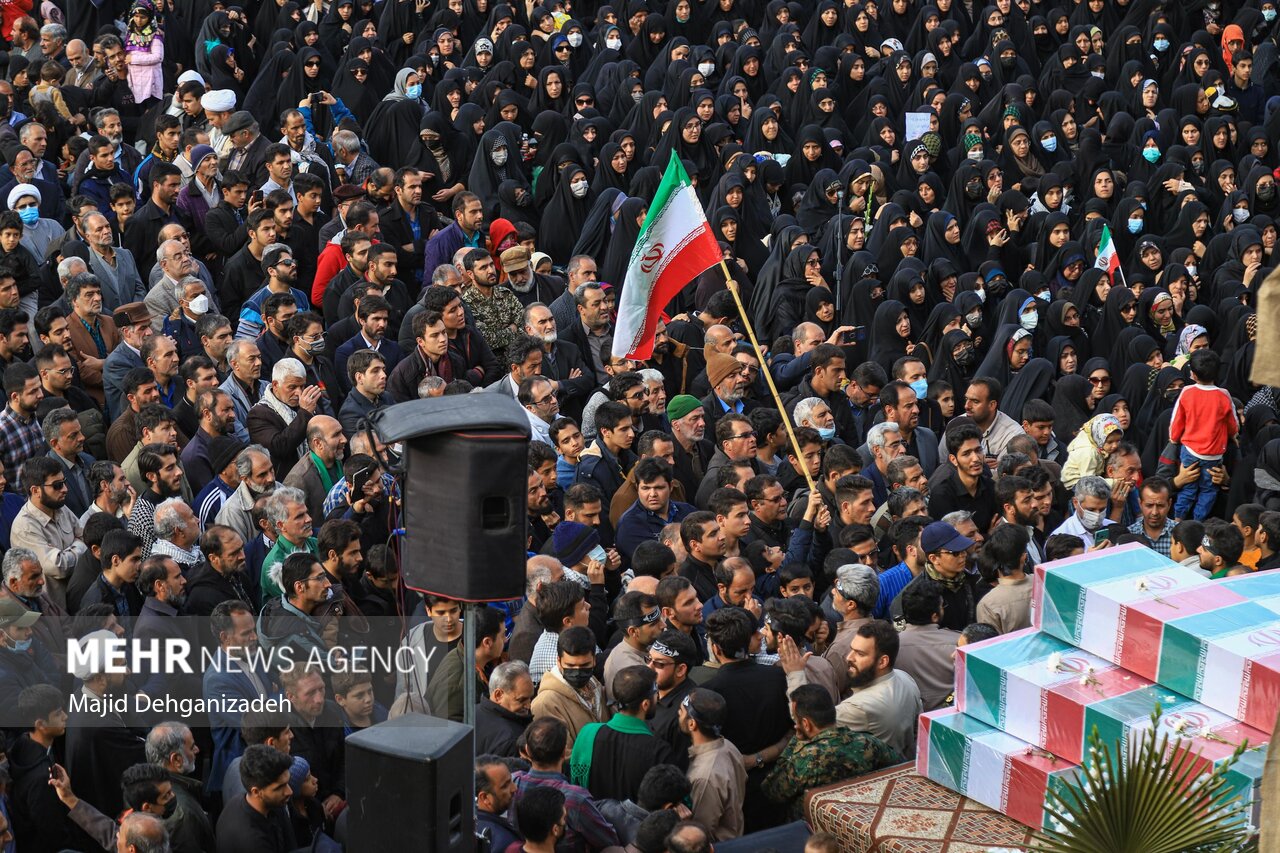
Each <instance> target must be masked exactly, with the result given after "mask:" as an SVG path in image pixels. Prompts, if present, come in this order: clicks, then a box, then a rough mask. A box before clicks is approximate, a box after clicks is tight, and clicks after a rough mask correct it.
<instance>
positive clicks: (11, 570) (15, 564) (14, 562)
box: [0, 545, 40, 583]
mask: <svg viewBox="0 0 1280 853" xmlns="http://www.w3.org/2000/svg"><path fill="white" fill-rule="evenodd" d="M27 563H35V564H36V565H39V564H40V558H39V557H37V556H36V552H35V551H32V550H31V549H30V548H21V547H19V546H17V545H15V546H14V547H12V548H10V549H9V550H8V551H5V552H4V562H3V563H0V565H2V566H3V567H4V580H5V583H8V582H9V581H11V580H17V578H18V577H20V576H21V575H22V567H23V566H25V565H26V564H27Z"/></svg>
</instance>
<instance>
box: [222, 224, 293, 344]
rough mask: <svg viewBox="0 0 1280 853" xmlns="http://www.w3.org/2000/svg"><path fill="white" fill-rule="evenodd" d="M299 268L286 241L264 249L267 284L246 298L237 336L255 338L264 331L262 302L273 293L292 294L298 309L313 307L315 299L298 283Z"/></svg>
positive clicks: (264, 270) (263, 257) (263, 256)
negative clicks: (299, 286)
mask: <svg viewBox="0 0 1280 853" xmlns="http://www.w3.org/2000/svg"><path fill="white" fill-rule="evenodd" d="M297 269H298V264H297V262H296V261H295V260H294V259H293V250H292V249H290V248H289V247H288V246H286V245H285V244H284V243H272V244H271V245H270V246H267V247H266V249H264V250H263V252H262V271H263V272H264V273H266V276H267V283H266V284H264V285H263V286H262V287H260V288H258V290H257V292H255V293H254V294H253V295H252V296H250V297H249V298H248V299H246V300H245V303H244V305H243V307H241V309H240V323H239V326H238V327H237V328H236V337H237V338H240V339H242V340H250V341H251V340H255V339H256V338H257V337H258V336H259V335H261V334H262V331H263V327H264V323H263V319H262V304H263V302H264V301H265V300H266V299H267V297H269V296H270V295H271V294H273V293H289V294H292V295H293V301H294V304H296V305H297V306H298V311H308V310H310V308H311V301H310V300H309V299H308V298H307V294H306V293H304V292H303V291H301V290H299V289H298V288H297V287H295V286H294V285H296V284H297V283H298V275H297Z"/></svg>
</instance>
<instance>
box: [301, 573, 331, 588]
mask: <svg viewBox="0 0 1280 853" xmlns="http://www.w3.org/2000/svg"><path fill="white" fill-rule="evenodd" d="M312 581H320V582H321V583H323V584H325V585H326V586H328V584H329V576H328V575H327V574H319V575H312V576H311V577H309V578H307V581H306V582H307V583H311V582H312Z"/></svg>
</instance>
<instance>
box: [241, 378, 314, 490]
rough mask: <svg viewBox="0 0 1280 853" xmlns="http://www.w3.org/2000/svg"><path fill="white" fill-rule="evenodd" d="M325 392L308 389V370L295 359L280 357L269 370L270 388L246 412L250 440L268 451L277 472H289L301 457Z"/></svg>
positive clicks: (311, 387) (312, 388)
mask: <svg viewBox="0 0 1280 853" xmlns="http://www.w3.org/2000/svg"><path fill="white" fill-rule="evenodd" d="M323 394H324V391H322V390H321V389H320V387H319V386H316V385H311V386H307V371H306V368H305V367H303V365H302V362H300V361H298V360H297V359H296V358H282V359H281V360H280V361H278V362H276V365H275V367H273V368H272V369H271V387H270V388H268V389H266V390H265V391H263V392H262V398H261V399H260V400H259V401H258V403H257V405H255V406H254V407H253V408H251V409H250V410H249V415H248V418H247V420H248V423H247V426H248V429H249V437H250V440H251V441H252V442H253V443H254V444H261V445H262V446H264V447H266V448H268V449H269V450H270V451H271V461H272V464H273V465H274V466H275V468H276V470H277V471H290V470H292V469H293V466H294V465H295V464H296V463H297V461H298V459H299V458H300V457H301V456H302V455H303V449H304V438H305V436H306V432H307V424H308V423H310V421H311V418H312V417H314V416H315V415H316V414H317V411H318V407H319V405H320V398H321V397H322V396H323Z"/></svg>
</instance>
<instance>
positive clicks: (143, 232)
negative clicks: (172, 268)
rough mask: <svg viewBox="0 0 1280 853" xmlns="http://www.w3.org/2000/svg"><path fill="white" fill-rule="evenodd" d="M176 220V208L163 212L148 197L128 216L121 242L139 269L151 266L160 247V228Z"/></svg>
mask: <svg viewBox="0 0 1280 853" xmlns="http://www.w3.org/2000/svg"><path fill="white" fill-rule="evenodd" d="M177 221H178V214H177V208H173V209H171V210H170V211H169V212H168V213H165V212H164V211H163V210H161V209H160V206H159V205H157V204H156V203H155V202H154V201H151V200H150V199H148V201H147V203H146V204H144V205H141V206H140V207H138V209H137V210H136V211H134V214H133V216H130V217H129V221H128V222H126V223H125V225H124V237H123V239H122V240H121V243H122V244H123V245H124V248H126V249H128V250H129V252H130V253H131V254H132V255H133V259H134V262H135V263H137V264H138V266H139V271H141V268H143V267H145V268H147V269H150V268H151V263H152V261H153V260H154V258H155V256H156V249H158V248H159V247H160V243H159V237H160V229H162V228H164V226H166V225H171V224H174V223H176V222H177Z"/></svg>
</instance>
